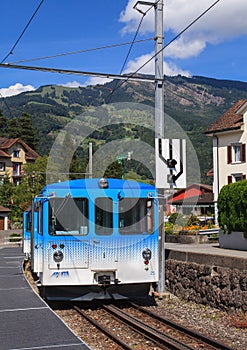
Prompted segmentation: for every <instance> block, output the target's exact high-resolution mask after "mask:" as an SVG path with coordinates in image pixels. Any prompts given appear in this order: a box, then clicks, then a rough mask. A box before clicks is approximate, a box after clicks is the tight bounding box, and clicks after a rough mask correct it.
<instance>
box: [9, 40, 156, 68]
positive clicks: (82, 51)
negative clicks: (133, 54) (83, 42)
mask: <svg viewBox="0 0 247 350" xmlns="http://www.w3.org/2000/svg"><path fill="white" fill-rule="evenodd" d="M151 40H153V38H147V39H140V40H136V41H135V42H134V44H137V43H144V42H146V41H151ZM130 44H132V42H131V41H127V42H124V43H119V44H111V45H104V46H100V47H93V48H89V49H83V50H77V51H70V52H64V53H58V54H56V55H49V56H48V55H47V56H40V57H34V58H28V59H23V60H19V61H16V62H9V63H13V64H18V63H24V62H31V61H41V60H45V59H49V58H56V57H62V56H69V55H77V54H80V53H84V52H90V51H97V50H103V49H111V48H115V47H121V46H125V45H130Z"/></svg>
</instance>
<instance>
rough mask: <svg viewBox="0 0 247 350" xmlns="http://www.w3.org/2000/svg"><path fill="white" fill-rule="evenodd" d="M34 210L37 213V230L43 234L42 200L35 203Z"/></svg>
mask: <svg viewBox="0 0 247 350" xmlns="http://www.w3.org/2000/svg"><path fill="white" fill-rule="evenodd" d="M34 212H35V213H36V220H37V232H38V234H40V235H42V234H43V205H42V203H41V202H36V203H35V205H34Z"/></svg>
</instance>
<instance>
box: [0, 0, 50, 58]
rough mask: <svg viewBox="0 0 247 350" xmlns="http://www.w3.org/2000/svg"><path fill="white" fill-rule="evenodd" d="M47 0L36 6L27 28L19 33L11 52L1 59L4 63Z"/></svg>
mask: <svg viewBox="0 0 247 350" xmlns="http://www.w3.org/2000/svg"><path fill="white" fill-rule="evenodd" d="M44 1H45V0H41V1H40V3H39V5H38V7H37V8H36V10H35V11H34V13H33V15H32V16H31V18H30V19H29V21H28V23H27V24H26V26H25V28H24V29H23V31H22V32H21V34H20V35H19V37H18V38H17V40H16V42H15V43H14V45H13V46H12V48H11V49H10V51H9V53H8V54H7V55H6V56H5V57H4V59H3V60H2V61H1V63H3V62H4V61H6V59H7V58H8V57H9V56H10V55H13V53H14V49H15V48H16V46H17V44H18V43H19V41H20V40H21V38H22V37H23V35H24V33H25V31H26V30H27V28H28V27H29V26H30V24H31V22H32V20H33V19H34V17H35V16H36V14H37V12H38V11H39V9H40V7H41V5H42V4H43V2H44Z"/></svg>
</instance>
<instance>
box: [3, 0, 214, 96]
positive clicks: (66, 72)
mask: <svg viewBox="0 0 247 350" xmlns="http://www.w3.org/2000/svg"><path fill="white" fill-rule="evenodd" d="M218 2H220V0H217V1H215V2H214V3H213V4H212V5H211V6H209V7H208V8H207V9H206V10H205V11H204V12H203V13H202V14H200V15H199V16H198V17H197V18H196V19H195V20H193V21H192V22H191V23H190V24H189V25H188V26H186V27H185V28H184V29H183V30H182V31H181V32H180V33H179V34H178V35H176V37H174V38H173V39H172V40H171V41H169V43H168V44H166V45H165V46H163V47H162V49H160V50H159V51H158V52H157V53H156V54H155V55H153V56H152V57H151V58H150V59H149V60H147V61H146V62H145V63H144V64H143V65H142V66H141V67H139V68H138V69H137V70H136V71H135V72H134V73H131V74H129V75H128V76H126V77H124V76H121V79H124V80H125V81H124V82H128V81H129V80H131V79H132V80H133V77H134V76H135V74H136V73H138V72H139V71H140V70H141V69H142V68H143V67H144V66H145V65H146V64H148V63H149V62H150V61H151V60H152V59H154V58H155V57H156V56H157V55H158V54H159V53H160V52H161V51H162V50H164V49H165V48H166V47H168V46H169V45H170V44H171V43H172V42H173V41H174V40H176V39H177V38H178V37H179V36H181V35H182V34H183V33H184V32H185V31H186V30H188V29H189V28H190V27H191V26H192V25H193V24H195V23H196V22H197V21H198V20H199V19H200V18H202V17H203V16H204V15H205V14H206V13H207V12H208V11H209V10H211V9H212V8H213V7H214V6H215V5H216V4H217V3H218ZM0 66H1V67H5V68H17V69H27V70H36V71H46V72H48V71H50V72H55V73H61V74H78V75H90V74H92V75H94V76H102V75H100V74H99V73H92V72H91V73H90V72H86V73H85V72H80V71H72V70H68V69H66V70H65V69H53V68H44V67H30V66H29V67H24V66H14V65H11V64H0ZM89 73H90V74H89ZM105 76H107V74H105ZM108 76H109V77H110V78H112V77H113V76H115V77H116V76H117V75H114V74H109V75H108ZM125 78H126V79H125ZM140 80H144V79H140ZM147 80H148V79H147ZM149 80H151V79H149ZM122 84H123V83H122ZM122 84H120V85H119V86H118V87H117V88H116V89H115V91H116V90H117V89H119V88H120V87H121V86H122ZM115 91H112V93H113V92H115Z"/></svg>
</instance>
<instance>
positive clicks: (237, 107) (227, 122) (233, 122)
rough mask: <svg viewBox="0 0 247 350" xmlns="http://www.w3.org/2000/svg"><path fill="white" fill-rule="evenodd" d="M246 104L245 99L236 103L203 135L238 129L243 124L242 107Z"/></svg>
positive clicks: (246, 100)
mask: <svg viewBox="0 0 247 350" xmlns="http://www.w3.org/2000/svg"><path fill="white" fill-rule="evenodd" d="M245 104H247V99H242V100H239V101H237V102H236V103H235V104H234V105H233V106H232V107H231V108H230V109H228V110H227V111H226V112H225V113H224V114H223V115H222V116H221V117H220V118H219V119H217V120H216V121H215V122H214V123H213V124H211V126H210V127H209V128H208V129H207V130H206V132H205V134H211V133H215V132H222V131H227V130H235V129H239V128H240V127H241V125H242V123H243V113H242V107H243V106H244V105H245Z"/></svg>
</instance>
